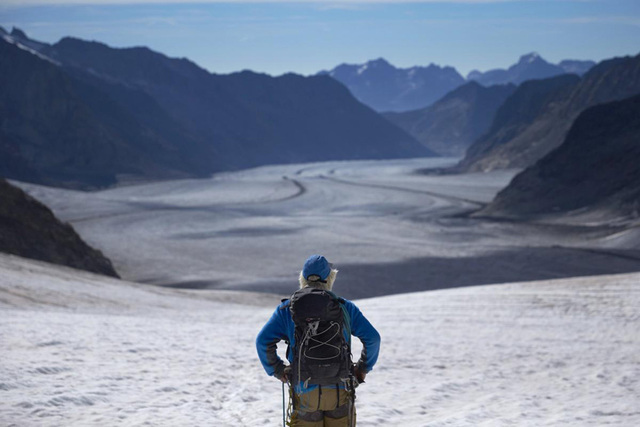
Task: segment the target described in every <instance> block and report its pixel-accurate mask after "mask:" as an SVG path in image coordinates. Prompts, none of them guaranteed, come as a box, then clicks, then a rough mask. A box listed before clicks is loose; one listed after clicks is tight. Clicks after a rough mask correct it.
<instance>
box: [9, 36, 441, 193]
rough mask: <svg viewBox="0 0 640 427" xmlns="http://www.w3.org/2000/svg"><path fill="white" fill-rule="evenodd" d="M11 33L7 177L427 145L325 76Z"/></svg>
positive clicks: (79, 179)
mask: <svg viewBox="0 0 640 427" xmlns="http://www.w3.org/2000/svg"><path fill="white" fill-rule="evenodd" d="M14 33H15V34H14V35H12V36H7V35H5V36H4V40H0V45H1V46H0V48H1V49H2V52H3V54H2V58H1V59H0V61H1V63H0V66H1V67H3V68H2V70H3V72H2V73H1V75H0V80H1V81H2V87H7V88H9V90H7V91H6V92H5V93H2V94H0V109H2V110H1V111H2V112H3V117H6V118H7V121H6V124H5V126H4V127H3V128H2V130H0V132H2V133H3V138H2V145H1V146H0V150H2V152H3V153H6V155H4V154H3V156H2V158H3V160H0V168H1V169H0V173H2V174H4V175H5V176H7V177H11V178H15V179H21V180H26V181H32V182H38V183H47V184H52V185H60V186H74V187H100V186H105V185H110V184H113V183H115V182H116V181H118V180H121V179H122V178H123V177H125V178H129V177H131V178H144V179H157V178H175V177H183V176H196V177H198V176H204V175H207V174H210V173H212V172H216V171H222V170H233V169H240V168H248V167H253V166H259V165H265V164H272V163H291V162H306V161H322V160H348V159H380V158H406V157H421V156H429V155H433V153H431V152H429V150H427V149H426V148H425V147H423V146H422V145H420V144H419V143H418V142H417V141H415V140H414V139H413V138H412V137H411V136H410V135H408V134H407V133H405V132H404V131H402V130H401V129H399V128H397V127H396V126H394V125H392V124H391V123H389V122H388V121H387V120H385V119H384V118H382V117H380V116H379V115H377V114H376V113H375V112H373V111H372V110H370V109H369V108H367V107H365V106H364V105H362V104H360V103H359V102H357V100H355V99H354V98H353V96H352V95H351V94H350V93H349V92H348V90H347V89H346V88H344V87H343V86H342V85H340V84H339V83H337V82H336V81H334V80H333V79H331V78H329V77H326V76H318V77H309V78H304V77H301V76H297V75H292V74H289V75H285V76H281V77H278V78H272V77H269V76H267V75H261V74H256V73H252V72H242V73H236V74H231V75H213V74H210V73H208V72H207V71H205V70H203V69H201V68H199V67H198V66H196V65H195V64H193V63H192V62H190V61H188V60H186V59H171V58H167V57H165V56H164V55H161V54H158V53H156V52H153V51H151V50H149V49H147V48H131V49H113V48H110V47H108V46H106V45H104V44H101V43H96V42H85V41H82V40H77V39H72V38H65V39H62V40H61V41H60V42H58V43H56V44H55V45H51V46H49V45H46V44H36V43H32V42H30V41H29V40H28V39H25V38H26V36H24V34H22V33H18V32H16V31H14ZM12 34H13V33H12ZM15 41H19V42H20V44H21V45H25V46H26V44H25V43H29V44H30V45H31V46H33V49H36V50H37V51H38V54H37V55H36V54H35V51H29V50H28V49H20V48H18V46H17V45H16V44H15ZM12 42H13V43H12ZM48 58H50V60H47V59H48ZM15 64H19V65H18V66H16V65H15ZM5 159H6V160H5Z"/></svg>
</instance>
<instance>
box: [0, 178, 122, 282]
mask: <svg viewBox="0 0 640 427" xmlns="http://www.w3.org/2000/svg"><path fill="white" fill-rule="evenodd" d="M0 252H6V253H9V254H13V255H18V256H21V257H25V258H33V259H37V260H40V261H46V262H51V263H54V264H60V265H66V266H68V267H73V268H77V269H80V270H87V271H91V272H94V273H99V274H104V275H107V276H113V277H118V275H117V273H116V272H115V270H114V269H113V266H112V265H111V261H109V260H108V259H107V258H105V257H104V256H103V255H102V253H101V252H100V251H97V250H95V249H93V248H91V247H90V246H88V245H87V244H86V243H85V242H84V241H82V239H81V238H80V236H78V234H77V233H76V232H75V231H74V229H73V228H72V227H71V226H70V225H69V224H63V223H61V222H60V221H59V220H58V219H57V218H56V217H55V216H54V215H53V213H52V212H51V210H49V208H47V207H46V206H44V205H43V204H42V203H40V202H38V201H37V200H35V199H33V198H32V197H31V196H29V195H27V194H26V193H25V192H24V191H22V190H20V189H19V188H16V187H14V186H12V185H11V184H9V183H8V182H7V181H5V180H4V179H1V178H0Z"/></svg>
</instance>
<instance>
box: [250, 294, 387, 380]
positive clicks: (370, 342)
mask: <svg viewBox="0 0 640 427" xmlns="http://www.w3.org/2000/svg"><path fill="white" fill-rule="evenodd" d="M289 304H290V302H289V300H286V301H284V302H283V303H282V304H280V305H279V306H278V307H277V308H276V311H275V312H274V313H273V315H272V316H271V318H270V319H269V320H268V321H267V323H266V324H265V325H264V327H263V328H262V330H261V331H260V333H259V334H258V338H257V339H256V348H257V350H258V356H259V357H260V362H261V363H262V366H263V367H264V370H265V371H266V372H267V374H269V375H273V376H276V377H280V376H281V375H282V372H283V371H284V367H285V364H284V362H283V361H282V359H280V357H278V354H277V352H276V349H277V344H278V342H280V341H282V340H286V341H288V342H289V344H290V346H291V348H294V347H295V334H294V329H295V325H294V323H293V318H292V317H291V311H290V310H289ZM344 307H345V308H346V311H347V313H348V315H349V317H350V322H351V333H352V334H353V335H355V336H356V337H358V338H359V339H360V341H362V344H363V348H362V354H361V355H360V360H359V361H358V363H359V365H360V366H362V368H363V369H364V371H365V372H369V371H371V369H373V366H374V365H375V364H376V361H377V360H378V353H379V351H380V334H379V333H378V331H376V329H375V328H374V327H373V325H371V323H369V321H368V320H367V318H366V317H364V315H363V314H362V313H361V312H360V309H358V307H357V306H356V305H355V304H354V303H352V302H351V301H348V300H344ZM344 333H345V339H346V340H347V342H350V340H351V337H349V336H347V335H348V331H346V328H345V332H344ZM292 353H293V352H290V353H289V355H288V358H289V363H292V362H293V354H292ZM316 387H317V386H313V385H310V386H309V387H308V388H304V387H303V386H302V384H297V385H296V387H295V389H296V393H304V392H307V391H311V390H313V389H314V388H316Z"/></svg>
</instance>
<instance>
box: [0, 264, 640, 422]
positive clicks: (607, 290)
mask: <svg viewBox="0 0 640 427" xmlns="http://www.w3.org/2000/svg"><path fill="white" fill-rule="evenodd" d="M638 280H640V274H627V275H617V276H599V277H587V278H580V279H563V280H556V281H543V282H531V283H520V284H507V285H494V286H482V287H473V288H460V289H454V290H444V291H434V292H425V293H414V294H405V295H397V296H389V297H381V298H374V299H368V300H361V301H358V302H357V303H358V305H359V306H360V308H361V309H362V310H363V312H364V313H365V315H366V316H367V317H369V319H370V320H371V321H372V322H373V323H374V324H375V325H376V326H377V328H378V329H379V330H380V332H381V335H382V338H383V342H382V352H381V356H380V360H379V364H378V365H377V366H376V368H375V369H374V371H373V372H372V373H371V374H370V376H369V377H368V378H367V384H365V385H364V386H362V387H361V388H360V389H359V391H358V420H359V423H358V425H359V426H362V427H365V426H536V427H537V426H567V425H570V426H600V425H605V424H606V425H619V426H635V425H640V407H639V406H638V396H640V357H639V356H638V354H640V335H639V334H638V330H639V328H640V315H639V306H640V291H639V290H638V287H637V283H638ZM336 290H337V291H338V292H339V290H340V276H338V281H337V282H336ZM277 303H278V299H277V297H275V296H270V295H268V294H249V293H240V292H238V293H234V292H225V291H187V290H176V289H162V288H157V287H153V286H145V285H139V284H133V283H128V282H123V281H118V280H114V279H109V278H105V277H101V276H96V275H92V274H89V273H83V272H79V271H76V270H72V269H68V268H64V267H56V266H52V265H48V264H44V263H38V262H34V261H28V260H25V259H22V258H17V257H13V256H6V255H0V346H1V348H2V357H1V363H0V424H2V425H15V426H31V425H38V426H40V425H43V426H54V425H55V426H58V425H65V426H103V425H110V426H112V425H126V426H136V425H153V426H179V425H215V426H277V425H279V423H280V422H281V389H280V385H279V383H278V382H277V381H276V380H274V379H273V378H269V377H267V376H266V375H265V374H264V372H263V371H262V368H261V367H260V365H259V362H258V360H257V357H256V355H255V350H254V338H255V336H256V334H257V332H258V330H259V329H260V327H261V326H262V324H263V323H264V322H265V321H266V319H267V317H268V316H269V315H270V313H271V312H272V310H273V308H274V306H275V305H276V304H277ZM355 350H356V351H357V349H355Z"/></svg>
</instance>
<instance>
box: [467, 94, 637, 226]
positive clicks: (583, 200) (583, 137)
mask: <svg viewBox="0 0 640 427" xmlns="http://www.w3.org/2000/svg"><path fill="white" fill-rule="evenodd" d="M639 160H640V95H636V96H634V97H631V98H627V99H624V100H621V101H615V102H610V103H606V104H600V105H596V106H594V107H591V108H588V109H586V110H585V111H583V112H582V113H581V114H580V115H579V116H578V118H577V119H576V120H575V122H574V124H573V125H572V127H571V129H570V131H569V133H568V134H567V137H566V140H565V141H564V143H563V144H562V145H560V147H558V148H557V149H555V150H553V151H552V152H551V153H549V154H548V155H547V156H545V157H543V158H542V159H541V160H540V161H538V162H537V163H535V164H534V165H533V166H530V167H529V168H527V169H525V170H524V171H523V172H521V173H520V174H519V175H517V176H516V177H515V178H514V179H513V181H512V182H511V183H510V184H509V185H508V186H507V187H506V188H505V189H504V190H502V191H501V192H500V193H499V194H498V196H497V197H496V199H495V200H494V201H493V202H492V203H491V204H490V205H489V206H487V207H486V208H485V209H484V210H483V211H481V212H480V213H481V214H484V215H492V216H511V217H514V216H515V217H523V216H525V217H531V216H536V215H541V214H554V213H564V212H570V211H576V210H579V209H584V208H588V209H592V210H593V209H601V210H604V211H607V212H614V213H617V214H622V215H625V216H628V217H632V218H636V219H637V218H638V217H640V161H639Z"/></svg>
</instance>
